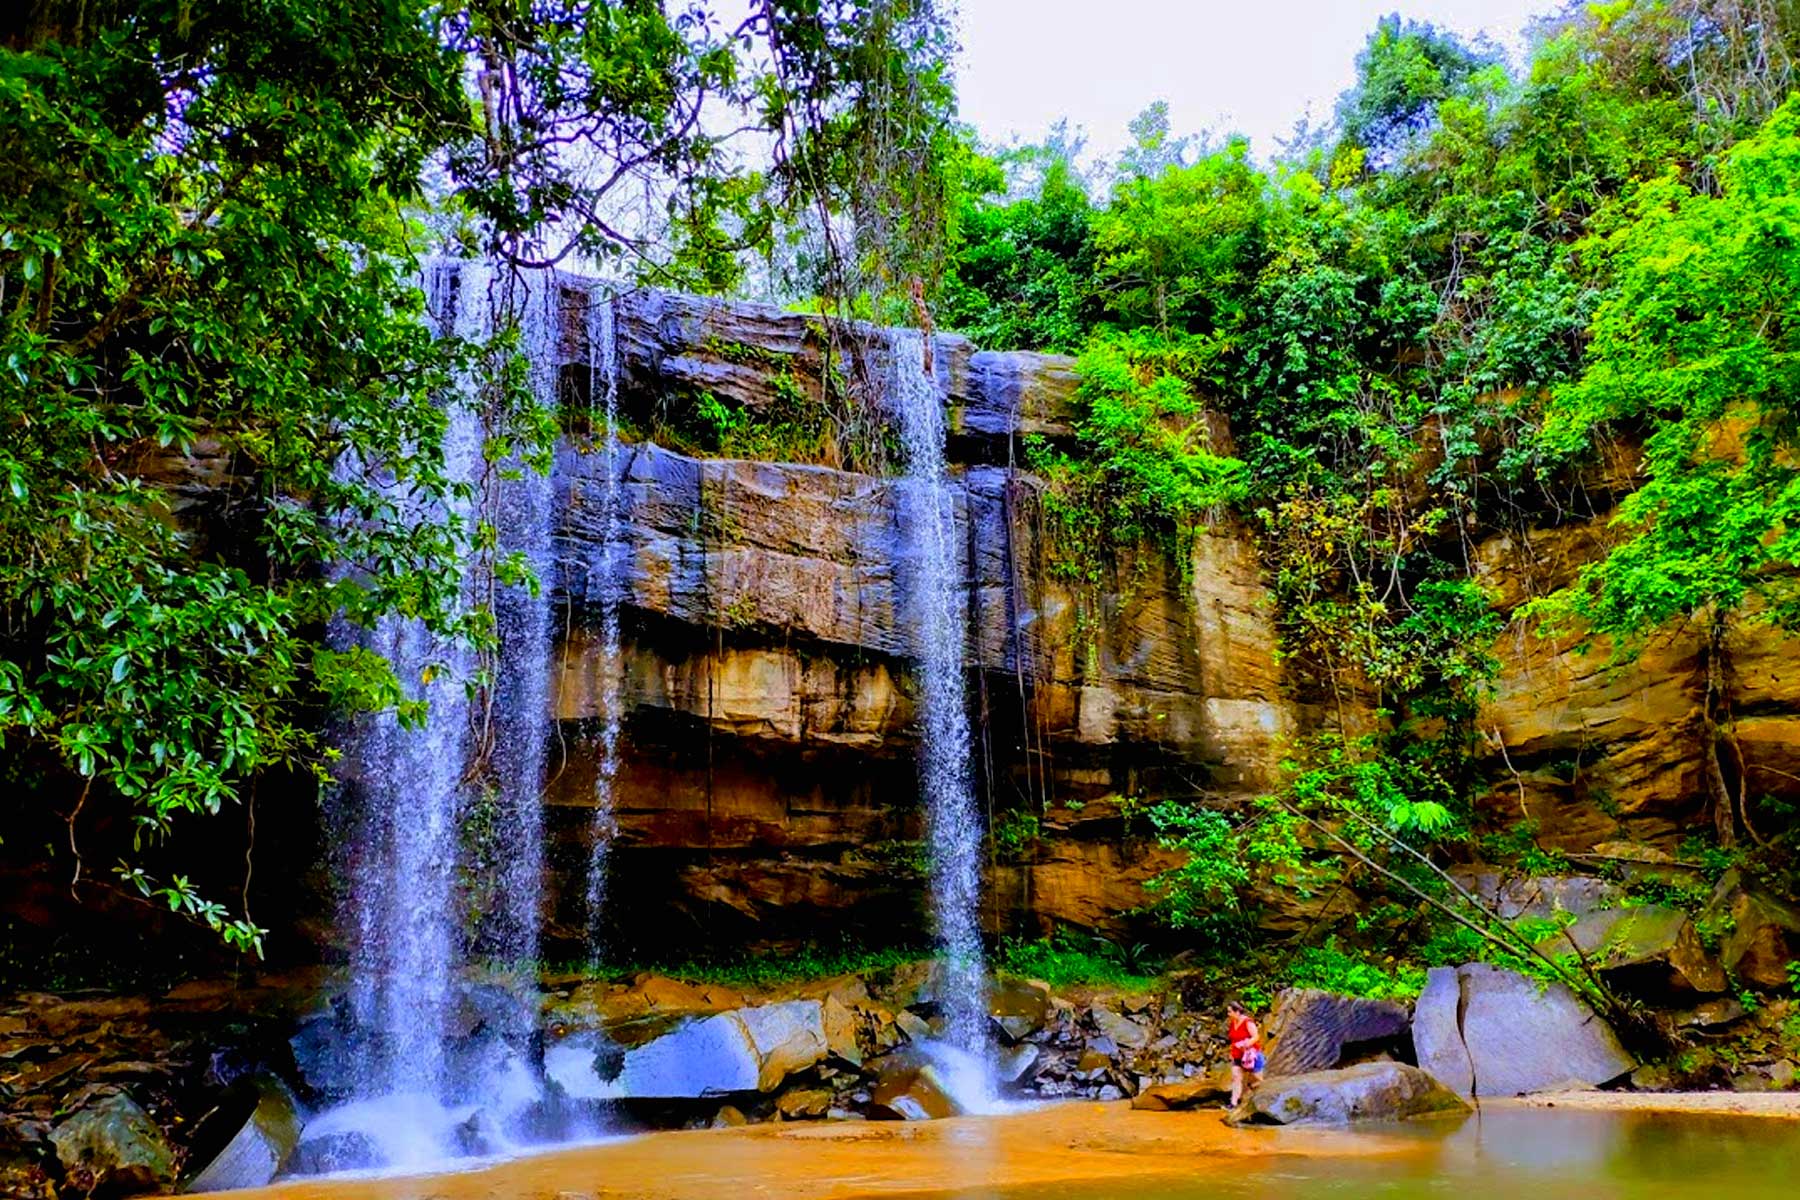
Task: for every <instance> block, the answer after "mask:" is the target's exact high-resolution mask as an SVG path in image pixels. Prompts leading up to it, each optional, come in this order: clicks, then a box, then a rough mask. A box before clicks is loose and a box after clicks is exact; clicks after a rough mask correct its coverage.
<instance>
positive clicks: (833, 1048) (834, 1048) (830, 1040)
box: [819, 993, 863, 1067]
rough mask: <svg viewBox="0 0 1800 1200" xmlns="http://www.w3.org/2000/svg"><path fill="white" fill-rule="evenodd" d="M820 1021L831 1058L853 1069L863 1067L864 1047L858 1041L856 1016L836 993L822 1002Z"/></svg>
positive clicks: (826, 1047)
mask: <svg viewBox="0 0 1800 1200" xmlns="http://www.w3.org/2000/svg"><path fill="white" fill-rule="evenodd" d="M819 1021H820V1024H821V1026H822V1027H823V1029H824V1031H825V1049H826V1050H827V1051H828V1052H829V1053H830V1055H831V1057H833V1058H835V1059H837V1060H838V1061H839V1062H842V1063H846V1064H848V1065H850V1066H853V1067H860V1066H862V1061H863V1055H862V1045H861V1043H859V1042H858V1041H857V1040H856V1014H855V1013H854V1012H852V1011H851V1010H850V1008H849V1007H848V1006H847V1005H846V1004H845V1003H844V1002H843V1001H842V1000H840V999H839V998H838V997H837V995H836V994H835V993H834V994H832V995H829V996H826V997H825V999H824V1000H822V1001H820V1006H819Z"/></svg>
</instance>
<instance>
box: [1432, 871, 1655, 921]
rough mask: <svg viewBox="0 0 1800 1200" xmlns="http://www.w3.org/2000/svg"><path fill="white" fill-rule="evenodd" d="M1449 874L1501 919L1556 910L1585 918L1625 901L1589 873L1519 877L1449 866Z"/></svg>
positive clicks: (1621, 892) (1545, 914)
mask: <svg viewBox="0 0 1800 1200" xmlns="http://www.w3.org/2000/svg"><path fill="white" fill-rule="evenodd" d="M1450 877H1451V878H1452V879H1453V880H1455V881H1456V882H1457V884H1459V885H1460V886H1461V887H1462V888H1463V889H1464V890H1466V891H1469V892H1472V893H1474V894H1475V895H1476V896H1477V897H1479V898H1480V899H1481V901H1482V902H1483V903H1485V904H1486V905H1487V906H1488V907H1489V908H1492V909H1493V910H1494V913H1495V915H1497V916H1499V917H1500V919H1501V920H1504V921H1516V920H1518V919H1519V918H1520V917H1536V918H1539V919H1545V918H1550V917H1554V916H1556V915H1557V914H1558V913H1570V914H1573V915H1574V916H1576V917H1585V916H1587V915H1588V914H1589V913H1592V912H1598V911H1600V910H1601V909H1605V908H1617V907H1619V905H1621V904H1622V903H1624V901H1625V890H1624V889H1623V888H1621V887H1620V886H1619V885H1618V884H1616V883H1613V882H1611V881H1610V880H1606V879H1598V878H1595V877H1594V876H1592V875H1534V876H1527V877H1525V878H1520V877H1518V876H1514V875H1503V874H1501V873H1500V872H1498V871H1493V870H1484V869H1481V868H1476V867H1457V868H1452V869H1451V871H1450Z"/></svg>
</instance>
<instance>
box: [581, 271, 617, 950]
mask: <svg viewBox="0 0 1800 1200" xmlns="http://www.w3.org/2000/svg"><path fill="white" fill-rule="evenodd" d="M616 320H617V318H616V316H615V314H614V312H613V303H612V297H611V296H610V295H608V294H607V293H606V292H605V291H604V290H603V289H602V288H601V287H600V286H598V285H597V286H595V287H594V288H593V289H592V291H591V292H590V293H589V296H588V328H587V334H588V338H587V341H588V394H589V396H590V399H597V400H598V401H599V404H598V411H597V413H596V414H595V415H596V416H597V417H598V418H599V420H600V454H601V457H602V459H603V470H604V475H603V478H602V482H601V488H600V530H601V535H600V551H599V553H598V554H596V555H595V556H594V557H593V558H592V560H590V562H589V564H588V595H589V596H590V597H591V598H592V600H593V601H594V602H595V603H596V604H597V605H598V608H599V615H600V661H599V662H598V663H596V664H594V669H595V671H596V674H597V677H598V682H599V695H598V704H599V709H600V728H599V745H598V747H597V748H596V749H597V751H598V753H597V755H596V762H595V772H594V814H593V818H592V821H591V824H590V827H589V834H590V836H591V838H592V849H591V850H590V851H589V857H588V871H587V894H586V897H585V899H586V902H587V903H586V915H587V932H588V955H589V965H590V966H592V967H598V966H599V965H600V963H601V961H602V959H603V957H604V949H605V943H604V937H603V935H604V930H603V929H602V926H601V917H602V914H603V911H604V909H605V905H606V875H607V865H608V863H607V860H608V857H609V855H610V854H611V851H612V843H613V837H614V836H615V835H616V834H617V833H618V824H617V822H616V821H615V819H614V817H613V781H614V780H615V779H616V778H617V777H618V773H619V718H620V712H619V708H620V679H619V673H620V668H621V658H620V650H619V603H620V600H621V596H620V594H619V593H620V577H619V562H618V554H619V490H620V486H619V485H620V480H619V473H620V471H621V469H622V468H623V463H622V462H621V461H620V459H621V457H622V450H621V446H620V442H619V365H618V354H619V343H618V328H617V324H616Z"/></svg>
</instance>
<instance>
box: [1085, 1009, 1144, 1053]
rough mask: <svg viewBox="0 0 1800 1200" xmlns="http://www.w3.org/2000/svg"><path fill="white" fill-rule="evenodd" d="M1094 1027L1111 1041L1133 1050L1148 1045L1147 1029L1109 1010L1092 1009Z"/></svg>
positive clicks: (1121, 1014)
mask: <svg viewBox="0 0 1800 1200" xmlns="http://www.w3.org/2000/svg"><path fill="white" fill-rule="evenodd" d="M1094 1026H1095V1028H1097V1029H1099V1030H1100V1032H1101V1033H1102V1034H1103V1035H1105V1036H1106V1037H1107V1038H1108V1039H1110V1040H1111V1041H1113V1042H1116V1043H1117V1044H1118V1045H1121V1046H1127V1047H1130V1048H1131V1049H1133V1050H1137V1049H1141V1048H1143V1047H1144V1046H1148V1045H1149V1044H1150V1030H1149V1029H1147V1028H1145V1027H1144V1026H1143V1025H1141V1024H1139V1023H1138V1022H1137V1021H1134V1020H1132V1019H1131V1018H1130V1017H1128V1016H1126V1015H1124V1014H1123V1013H1116V1012H1114V1011H1113V1010H1112V1009H1110V1008H1096V1009H1094ZM1090 1044H1091V1043H1090Z"/></svg>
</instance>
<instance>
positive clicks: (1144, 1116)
mask: <svg viewBox="0 0 1800 1200" xmlns="http://www.w3.org/2000/svg"><path fill="white" fill-rule="evenodd" d="M1221 1118H1222V1114H1221V1113H1218V1112H1168V1113H1156V1112H1133V1111H1131V1108H1130V1106H1129V1104H1127V1103H1122V1102H1121V1103H1112V1104H1090V1103H1079V1104H1061V1105H1055V1106H1051V1107H1047V1108H1042V1109H1038V1110H1036V1111H1032V1112H1026V1113H1018V1114H1011V1115H1007V1116H1001V1117H972V1118H960V1119H956V1120H949V1121H931V1122H919V1123H903V1122H843V1123H830V1124H825V1123H819V1124H811V1123H808V1124H789V1125H756V1126H749V1127H746V1128H741V1129H728V1130H706V1131H701V1132H682V1133H652V1134H646V1135H644V1136H642V1137H636V1138H630V1139H625V1140H621V1141H618V1142H614V1143H609V1144H606V1145H599V1146H588V1147H582V1148H578V1149H570V1150H558V1151H553V1152H550V1153H546V1154H541V1155H536V1156H533V1157H529V1158H523V1159H517V1160H514V1161H511V1162H506V1163H500V1164H497V1165H495V1166H491V1167H486V1168H483V1169H481V1170H475V1171H467V1172H463V1173H459V1174H453V1175H441V1176H433V1177H423V1178H415V1179H379V1180H323V1181H309V1182H301V1183H291V1184H284V1185H281V1186H278V1187H271V1188H265V1189H261V1190H259V1191H255V1192H242V1193H237V1195H238V1196H243V1197H259V1198H263V1200H416V1198H422V1197H430V1198H431V1200H500V1198H502V1197H503V1198H505V1200H624V1198H626V1197H630V1198H631V1200H688V1198H690V1197H692V1198H696V1200H697V1198H700V1197H704V1198H706V1200H719V1198H720V1197H726V1198H728V1200H749V1198H752V1197H782V1198H783V1200H848V1198H850V1197H866V1196H882V1195H898V1194H906V1193H917V1192H939V1191H950V1190H956V1189H964V1188H978V1187H1021V1186H1031V1185H1039V1184H1049V1183H1077V1182H1079V1183H1104V1182H1106V1181H1108V1180H1123V1179H1130V1180H1134V1181H1143V1180H1145V1179H1151V1178H1155V1177H1158V1176H1165V1177H1166V1176H1186V1177H1189V1178H1191V1177H1193V1176H1194V1175H1197V1174H1202V1173H1205V1172H1217V1171H1222V1170H1228V1169H1230V1168H1231V1167H1232V1165H1233V1164H1234V1163H1241V1162H1242V1160H1243V1159H1244V1158H1248V1157H1268V1156H1278V1155H1308V1156H1312V1155H1319V1156H1332V1157H1351V1156H1354V1157H1376V1156H1383V1155H1403V1154H1407V1153H1411V1152H1416V1151H1417V1143H1416V1142H1413V1143H1410V1144H1409V1143H1408V1142H1407V1141H1406V1140H1404V1139H1402V1138H1398V1137H1393V1136H1390V1135H1384V1134H1379V1133H1370V1132H1367V1131H1358V1132H1355V1133H1350V1132H1346V1131H1342V1130H1319V1129H1310V1130H1275V1129H1258V1130H1233V1129H1228V1128H1226V1126H1225V1125H1224V1124H1223V1122H1222V1119H1221Z"/></svg>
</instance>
